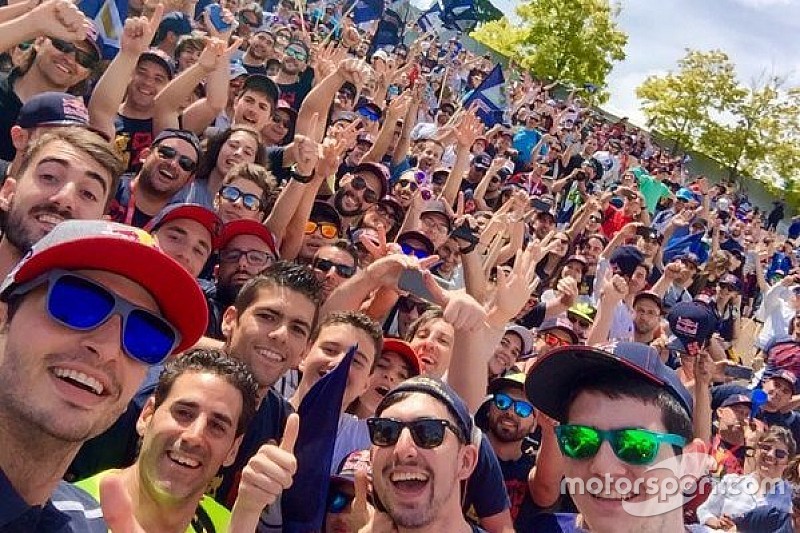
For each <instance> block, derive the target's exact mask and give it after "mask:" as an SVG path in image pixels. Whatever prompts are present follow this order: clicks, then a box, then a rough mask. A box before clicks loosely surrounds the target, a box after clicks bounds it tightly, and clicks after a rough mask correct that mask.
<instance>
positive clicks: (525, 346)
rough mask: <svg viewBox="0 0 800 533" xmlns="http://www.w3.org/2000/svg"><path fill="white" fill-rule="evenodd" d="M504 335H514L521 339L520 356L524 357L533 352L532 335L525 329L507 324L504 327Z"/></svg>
mask: <svg viewBox="0 0 800 533" xmlns="http://www.w3.org/2000/svg"><path fill="white" fill-rule="evenodd" d="M505 332H506V333H508V332H511V333H516V334H517V335H519V337H520V338H521V339H522V354H523V355H526V354H529V353H531V350H533V342H534V339H533V333H532V332H531V330H529V329H528V328H526V327H523V326H520V325H519V324H509V325H508V326H506V331H505Z"/></svg>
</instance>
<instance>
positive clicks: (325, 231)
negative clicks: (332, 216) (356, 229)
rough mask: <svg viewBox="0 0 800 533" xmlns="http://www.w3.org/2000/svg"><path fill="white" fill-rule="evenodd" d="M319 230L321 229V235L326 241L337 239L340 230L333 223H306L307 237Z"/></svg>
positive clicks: (310, 221)
mask: <svg viewBox="0 0 800 533" xmlns="http://www.w3.org/2000/svg"><path fill="white" fill-rule="evenodd" d="M317 229H319V232H320V234H321V235H322V236H323V237H325V238H326V239H335V238H336V237H338V236H339V228H338V227H336V224H333V223H331V222H314V221H313V220H309V221H308V222H306V229H305V233H306V235H311V234H313V233H314V232H315V231H317Z"/></svg>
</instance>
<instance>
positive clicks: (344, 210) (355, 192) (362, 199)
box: [332, 162, 389, 219]
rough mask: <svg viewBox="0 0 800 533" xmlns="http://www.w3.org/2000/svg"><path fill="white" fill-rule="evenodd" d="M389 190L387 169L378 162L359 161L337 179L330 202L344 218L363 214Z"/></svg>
mask: <svg viewBox="0 0 800 533" xmlns="http://www.w3.org/2000/svg"><path fill="white" fill-rule="evenodd" d="M388 191H389V170H388V169H387V168H386V167H385V166H384V165H382V164H380V163H372V162H364V163H359V164H358V165H357V166H356V167H355V169H354V170H353V172H348V173H346V174H345V175H344V176H342V179H341V180H339V186H338V187H337V189H336V192H335V193H334V195H333V199H332V204H333V207H335V208H336V211H338V213H339V214H340V215H341V216H342V217H344V218H345V219H347V218H350V217H355V216H358V215H363V214H364V212H365V211H366V210H367V208H368V207H369V206H370V205H372V204H376V203H378V200H380V199H381V198H383V197H384V196H386V193H387V192H388Z"/></svg>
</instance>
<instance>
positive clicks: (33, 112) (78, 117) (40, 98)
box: [17, 91, 89, 129]
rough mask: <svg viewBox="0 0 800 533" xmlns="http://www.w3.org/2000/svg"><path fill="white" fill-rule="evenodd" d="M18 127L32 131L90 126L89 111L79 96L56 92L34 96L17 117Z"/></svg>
mask: <svg viewBox="0 0 800 533" xmlns="http://www.w3.org/2000/svg"><path fill="white" fill-rule="evenodd" d="M17 125H18V126H19V127H21V128H25V129H31V128H38V127H39V126H80V127H88V126H89V111H88V110H87V109H86V105H84V103H83V100H82V99H81V98H79V97H77V96H73V95H71V94H67V93H60V92H55V91H50V92H44V93H39V94H36V95H34V96H33V97H32V98H31V99H30V100H28V101H27V102H25V104H24V105H23V106H22V109H20V111H19V115H18V116H17Z"/></svg>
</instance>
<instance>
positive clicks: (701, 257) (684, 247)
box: [661, 232, 708, 265]
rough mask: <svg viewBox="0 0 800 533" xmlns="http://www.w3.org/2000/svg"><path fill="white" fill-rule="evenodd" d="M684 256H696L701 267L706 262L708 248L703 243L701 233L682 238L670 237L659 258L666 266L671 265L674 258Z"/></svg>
mask: <svg viewBox="0 0 800 533" xmlns="http://www.w3.org/2000/svg"><path fill="white" fill-rule="evenodd" d="M685 254H694V255H696V256H697V260H698V261H699V263H700V264H701V265H702V264H703V263H705V262H706V261H708V248H707V247H706V245H705V243H703V233H702V232H698V233H693V234H687V235H684V236H682V237H672V238H671V239H670V240H669V241H667V244H666V246H665V247H664V251H663V253H662V254H661V258H662V261H663V263H664V264H665V265H666V264H668V263H671V262H672V261H673V260H674V259H675V258H677V257H679V256H681V255H685Z"/></svg>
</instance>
